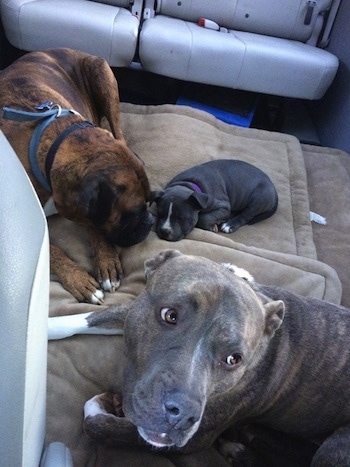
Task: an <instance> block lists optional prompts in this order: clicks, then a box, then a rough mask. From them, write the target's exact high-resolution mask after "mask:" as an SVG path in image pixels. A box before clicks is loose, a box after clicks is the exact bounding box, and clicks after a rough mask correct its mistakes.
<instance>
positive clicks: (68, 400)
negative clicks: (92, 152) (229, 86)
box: [47, 104, 341, 467]
mask: <svg viewBox="0 0 350 467" xmlns="http://www.w3.org/2000/svg"><path fill="white" fill-rule="evenodd" d="M122 112H123V114H122V123H123V128H124V132H125V136H126V139H127V141H128V142H129V145H130V147H131V148H132V149H133V150H134V151H135V152H136V153H137V154H138V155H139V156H140V157H141V158H142V159H143V160H144V162H145V166H146V170H147V173H148V175H149V178H150V181H151V185H152V188H153V189H156V188H160V187H163V186H164V184H165V183H166V182H167V181H168V180H169V179H170V178H171V177H172V176H173V175H175V174H176V173H178V172H179V171H181V170H183V169H185V168H187V167H190V166H192V165H195V164H197V163H201V162H204V161H207V160H211V159H215V158H235V159H242V160H245V161H247V162H250V163H252V164H255V165H256V166H258V167H259V168H261V169H262V170H264V171H265V172H266V173H268V175H269V176H270V177H271V179H272V180H273V182H274V183H275V185H276V188H277V191H278V195H279V200H280V202H279V207H278V210H277V212H276V213H275V215H274V216H272V217H271V218H269V219H267V220H265V221H263V222H261V223H258V224H255V225H252V226H244V227H242V228H241V229H239V230H238V231H237V232H235V233H233V234H230V235H225V234H214V233H212V232H206V231H202V230H198V229H195V230H194V231H193V232H192V233H191V234H190V235H189V236H188V237H187V238H186V239H184V240H182V241H180V242H177V243H169V242H166V241H164V240H160V239H158V238H157V236H156V234H155V233H154V232H151V234H150V235H149V237H148V238H147V239H146V240H145V241H144V242H142V243H141V244H139V245H136V246H134V247H131V248H125V249H122V250H121V259H122V263H123V267H124V272H125V278H124V280H123V282H122V285H121V287H120V289H119V290H118V292H117V293H115V294H107V296H106V300H105V304H106V305H111V304H114V303H115V304H117V303H122V302H124V301H126V300H129V299H133V298H134V297H136V296H137V295H138V293H139V292H140V291H141V290H142V288H143V286H144V276H143V262H144V260H145V259H146V258H148V257H150V256H152V255H154V254H156V253H157V252H158V251H159V250H161V249H164V248H177V249H179V250H181V251H182V252H184V253H189V254H195V255H201V256H205V257H207V258H210V259H212V260H214V261H217V262H231V263H234V264H237V265H238V266H240V267H244V268H246V269H248V270H249V271H250V272H251V273H252V274H253V275H254V276H255V278H256V279H257V280H258V281H259V282H261V283H264V284H275V285H279V286H282V287H286V288H288V289H289V290H291V291H294V292H296V293H300V294H303V295H307V296H313V297H317V298H321V299H326V300H329V301H333V302H335V303H340V300H341V284H340V281H339V278H338V276H337V274H336V272H335V271H334V269H332V268H331V267H330V266H328V265H326V264H324V263H322V262H320V261H318V260H317V253H316V247H315V243H314V239H313V230H312V226H311V223H310V221H309V209H310V208H309V196H308V183H307V175H306V168H305V163H304V157H303V153H302V149H301V146H300V144H299V142H298V141H297V140H296V139H295V138H294V137H292V136H288V135H283V134H278V133H271V132H266V131H259V130H253V129H243V128H239V127H235V126H231V125H227V124H224V123H222V122H220V121H218V120H216V119H215V118H214V117H212V116H211V115H209V114H206V113H204V112H201V111H198V110H194V109H191V108H186V107H177V106H172V105H164V106H158V107H145V106H135V105H131V104H123V105H122ZM321 214H322V212H321ZM50 235H51V239H52V240H54V241H56V242H58V243H59V244H60V246H61V247H62V248H64V249H65V250H66V251H67V252H68V253H69V254H70V255H71V256H72V257H74V259H76V260H77V261H78V262H79V263H80V264H82V265H84V266H85V267H86V268H87V269H88V270H91V263H90V258H89V249H88V245H87V242H86V236H85V232H84V231H83V230H82V229H81V228H80V227H78V226H77V225H74V224H72V223H71V222H69V221H67V220H63V219H60V218H57V217H56V218H52V219H51V220H50ZM96 309H101V308H99V307H98V306H92V305H88V304H82V303H77V302H76V301H75V300H74V299H73V297H71V296H70V295H69V294H68V293H67V292H66V291H65V290H64V289H63V288H62V287H61V285H60V284H59V283H58V282H56V281H55V279H54V278H53V279H52V283H51V300H50V315H51V316H55V315H61V314H72V313H81V312H86V311H90V310H96ZM121 367H122V338H121V337H107V336H104V337H96V336H77V337H72V338H69V339H66V340H64V341H57V342H50V343H49V354H48V421H47V433H48V441H53V440H56V441H63V442H64V443H65V444H67V445H68V446H69V447H70V448H71V450H72V453H73V456H74V462H75V465H76V466H83V465H86V464H87V463H88V461H90V463H89V464H88V465H108V466H112V465H118V466H124V465H125V466H126V465H140V466H141V465H142V466H145V465H148V463H149V464H150V465H151V464H152V465H153V466H157V465H160V466H171V465H178V466H180V465H184V466H185V465H190V466H191V467H193V466H195V465H200V466H201V467H203V466H206V465H208V466H212V465H226V461H225V460H224V459H223V458H222V457H221V456H220V455H219V454H218V453H217V451H216V450H215V449H214V448H211V449H209V450H208V452H205V453H198V454H196V455H193V456H171V455H170V454H161V453H154V452H148V451H142V452H141V453H140V452H139V451H138V450H136V449H123V450H121V449H118V450H115V451H114V450H107V449H104V448H98V449H97V448H96V446H95V445H94V444H93V443H92V442H91V441H90V440H89V439H88V438H87V437H86V436H85V434H84V433H83V430H82V414H83V412H82V410H83V404H84V402H85V401H86V400H87V399H88V398H90V397H91V396H92V395H94V394H97V393H99V392H103V391H105V390H108V389H113V388H118V387H120V383H121ZM96 456H97V457H96ZM106 456H107V457H106ZM97 459H99V460H97Z"/></svg>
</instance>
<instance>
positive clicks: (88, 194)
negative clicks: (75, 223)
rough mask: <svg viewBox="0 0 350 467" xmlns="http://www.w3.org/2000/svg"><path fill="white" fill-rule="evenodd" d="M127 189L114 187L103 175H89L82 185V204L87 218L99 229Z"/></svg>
mask: <svg viewBox="0 0 350 467" xmlns="http://www.w3.org/2000/svg"><path fill="white" fill-rule="evenodd" d="M124 190H125V187H123V186H118V187H114V186H112V185H111V183H110V182H109V180H108V177H106V176H105V175H103V174H89V175H87V176H86V177H85V178H84V180H83V182H82V185H81V191H80V203H81V205H82V206H84V209H85V217H86V218H87V219H90V220H91V221H92V222H93V223H94V225H96V226H97V227H100V226H102V225H103V224H104V223H105V222H106V221H107V219H108V217H109V215H110V213H111V209H112V205H113V203H114V201H115V200H116V198H117V196H118V195H120V194H121V193H122V192H123V191H124Z"/></svg>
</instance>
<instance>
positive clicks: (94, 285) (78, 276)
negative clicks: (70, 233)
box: [50, 245, 104, 305]
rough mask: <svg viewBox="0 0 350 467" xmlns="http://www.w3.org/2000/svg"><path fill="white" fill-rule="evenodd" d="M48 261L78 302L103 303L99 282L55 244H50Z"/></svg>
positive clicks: (54, 272) (53, 271) (52, 270)
mask: <svg viewBox="0 0 350 467" xmlns="http://www.w3.org/2000/svg"><path fill="white" fill-rule="evenodd" d="M50 262H51V272H52V273H53V274H55V275H56V276H57V277H58V279H59V281H60V282H61V284H62V285H63V287H64V288H65V289H66V290H68V292H70V293H71V294H72V295H73V297H75V298H76V299H77V300H78V301H79V302H90V303H93V304H95V305H101V304H102V303H103V297H104V295H103V292H102V290H100V285H99V283H98V282H97V281H96V280H95V279H94V278H93V277H92V276H90V274H89V273H88V272H86V271H84V269H82V268H80V267H79V266H78V265H77V264H76V263H75V262H74V261H72V260H71V259H70V258H68V256H67V255H66V254H65V253H64V252H63V251H62V250H61V248H59V247H58V246H56V245H50Z"/></svg>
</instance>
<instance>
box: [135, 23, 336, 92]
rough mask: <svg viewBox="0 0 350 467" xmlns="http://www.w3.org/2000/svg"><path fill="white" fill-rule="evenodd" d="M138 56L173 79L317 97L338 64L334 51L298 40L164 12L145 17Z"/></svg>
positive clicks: (328, 83)
mask: <svg viewBox="0 0 350 467" xmlns="http://www.w3.org/2000/svg"><path fill="white" fill-rule="evenodd" d="M139 55H140V60H141V63H142V65H143V67H144V68H145V69H146V70H148V71H151V72H154V73H158V74H161V75H165V76H170V77H172V78H177V79H181V80H186V81H194V82H198V83H206V84H212V85H216V86H223V87H228V88H233V89H242V90H246V91H254V92H259V93H267V94H273V95H279V96H285V97H296V98H302V99H319V98H321V97H322V96H323V94H324V93H325V91H326V90H327V89H328V87H329V85H330V84H331V83H332V81H333V79H334V76H335V74H336V72H337V69H338V59H337V58H336V57H335V56H334V55H332V54H330V53H329V52H327V51H325V50H322V49H319V48H316V47H312V46H310V45H307V44H304V43H302V42H298V41H292V40H288V39H281V38H277V37H272V36H264V35H261V34H255V33H249V32H244V31H235V30H228V32H220V31H214V30H210V29H205V28H202V27H200V26H198V25H197V24H195V23H191V22H188V21H184V20H181V19H175V18H170V17H166V16H156V17H154V18H151V19H148V20H146V21H145V23H144V25H143V28H142V30H141V33H140V50H139Z"/></svg>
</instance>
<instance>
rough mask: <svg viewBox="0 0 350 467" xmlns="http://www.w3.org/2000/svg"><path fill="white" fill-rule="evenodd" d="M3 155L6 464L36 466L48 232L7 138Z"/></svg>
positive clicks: (1, 348)
mask: <svg viewBox="0 0 350 467" xmlns="http://www.w3.org/2000/svg"><path fill="white" fill-rule="evenodd" d="M0 151H1V171H0V186H1V197H0V265H1V269H0V308H1V311H0V355H1V359H0V407H1V423H0V464H1V465H3V466H25V467H27V466H28V467H30V466H33V467H34V466H35V467H37V466H38V465H39V462H40V458H41V455H42V450H43V446H44V438H45V417H46V413H45V408H46V405H45V404H46V368H47V318H48V309H49V247H48V244H49V242H48V231H47V224H46V219H45V217H44V215H43V211H42V209H41V206H40V203H39V201H38V198H37V196H36V193H35V192H34V190H33V187H32V185H31V183H30V181H29V178H28V176H27V174H26V173H25V171H24V169H23V167H22V164H21V163H20V162H19V160H18V158H17V156H16V154H15V153H14V151H13V150H12V148H11V146H10V144H9V143H8V141H7V140H6V138H5V137H4V135H3V134H2V133H1V132H0Z"/></svg>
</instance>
